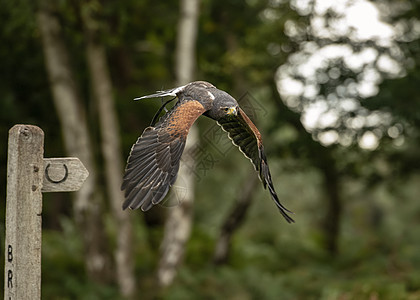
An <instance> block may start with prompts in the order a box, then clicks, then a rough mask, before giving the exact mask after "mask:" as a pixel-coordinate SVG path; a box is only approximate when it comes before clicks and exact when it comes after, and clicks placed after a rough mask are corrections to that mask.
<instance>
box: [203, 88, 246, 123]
mask: <svg viewBox="0 0 420 300" xmlns="http://www.w3.org/2000/svg"><path fill="white" fill-rule="evenodd" d="M210 92H211V93H212V95H213V96H214V100H213V105H212V107H211V109H210V110H209V111H207V113H206V114H205V115H207V116H208V117H210V118H212V119H214V120H219V119H221V118H226V117H233V116H237V115H238V113H239V105H238V102H237V101H236V100H235V99H234V98H233V97H232V96H231V95H229V94H228V93H226V92H224V91H222V90H219V89H216V88H214V89H211V91H210Z"/></svg>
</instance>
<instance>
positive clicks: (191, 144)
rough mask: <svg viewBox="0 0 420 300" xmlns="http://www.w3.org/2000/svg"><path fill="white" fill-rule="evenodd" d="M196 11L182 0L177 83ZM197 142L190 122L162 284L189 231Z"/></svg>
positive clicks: (189, 51)
mask: <svg viewBox="0 0 420 300" xmlns="http://www.w3.org/2000/svg"><path fill="white" fill-rule="evenodd" d="M198 15H199V0H181V5H180V17H179V23H178V33H177V49H176V65H175V69H176V76H177V83H178V85H183V84H186V83H188V82H190V81H193V73H194V69H195V62H196V56H195V44H196V37H197V23H198ZM197 143H198V130H197V128H196V126H195V125H193V126H192V127H191V129H190V132H189V134H188V138H187V143H186V145H185V150H184V155H183V157H182V158H181V166H180V169H179V173H178V180H177V181H176V182H175V185H178V186H181V185H184V188H185V191H186V193H185V194H184V195H183V197H182V199H178V200H179V201H180V203H179V204H178V205H177V206H175V207H173V208H171V209H169V214H168V217H167V220H166V224H165V233H164V237H163V241H162V245H161V259H160V262H159V267H158V273H157V275H158V282H159V284H160V285H161V286H163V287H165V286H168V285H170V284H171V283H172V282H173V280H174V278H175V275H176V272H177V268H178V266H179V264H180V262H181V261H182V258H183V256H184V252H185V244H186V243H187V241H188V239H189V237H190V233H191V227H192V220H193V203H194V186H195V178H194V172H192V170H191V168H194V167H195V162H194V157H193V155H191V153H193V151H192V150H193V149H194V148H195V147H196V145H197ZM185 154H187V155H185ZM173 192H174V191H173Z"/></svg>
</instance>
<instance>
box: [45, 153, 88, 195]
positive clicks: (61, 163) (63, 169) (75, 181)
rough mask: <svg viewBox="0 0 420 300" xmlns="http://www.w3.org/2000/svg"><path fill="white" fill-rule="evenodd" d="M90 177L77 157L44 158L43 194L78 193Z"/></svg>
mask: <svg viewBox="0 0 420 300" xmlns="http://www.w3.org/2000/svg"><path fill="white" fill-rule="evenodd" d="M88 176H89V172H88V170H87V169H86V168H85V166H84V165H83V164H82V162H81V161H80V160H79V159H78V158H76V157H65V158H44V178H43V182H42V190H41V191H42V192H43V193H46V192H71V191H77V190H79V189H80V188H81V186H82V184H83V182H85V180H86V178H87V177H88Z"/></svg>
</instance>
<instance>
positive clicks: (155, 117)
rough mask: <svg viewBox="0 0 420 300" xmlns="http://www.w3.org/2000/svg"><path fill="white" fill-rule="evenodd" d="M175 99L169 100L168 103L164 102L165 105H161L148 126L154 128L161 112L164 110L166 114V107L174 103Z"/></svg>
mask: <svg viewBox="0 0 420 300" xmlns="http://www.w3.org/2000/svg"><path fill="white" fill-rule="evenodd" d="M175 99H176V97H174V98H172V99H169V100H168V101H166V102H165V103H163V104H162V106H161V107H160V108H159V110H158V111H157V112H156V114H155V116H154V117H153V119H152V122H151V123H150V126H152V127H153V126H155V124H156V121H157V119H158V118H159V115H160V113H161V112H162V110H165V112H168V110H167V109H166V105H167V104H168V103H169V102H171V101H174V100H175ZM162 102H163V98H162Z"/></svg>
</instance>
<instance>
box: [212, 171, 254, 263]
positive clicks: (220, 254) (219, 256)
mask: <svg viewBox="0 0 420 300" xmlns="http://www.w3.org/2000/svg"><path fill="white" fill-rule="evenodd" d="M251 175H252V176H251ZM258 183H259V180H258V176H257V174H256V173H255V172H252V173H251V174H250V175H249V176H248V177H247V178H246V179H245V181H244V183H243V185H242V188H241V192H240V194H239V197H238V199H237V201H236V203H235V205H234V206H233V207H232V210H231V212H230V213H229V215H228V216H227V218H226V220H225V221H224V222H223V226H222V229H221V230H220V236H219V239H218V241H217V243H216V247H215V250H214V256H213V261H214V263H215V264H225V263H226V262H227V260H228V258H229V252H230V245H231V241H232V236H233V234H234V232H235V231H236V230H237V229H238V228H239V227H240V226H241V224H242V223H243V221H244V220H245V216H246V212H247V211H248V208H249V206H250V205H251V201H252V196H253V194H254V191H255V188H256V187H257V185H258Z"/></svg>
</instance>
